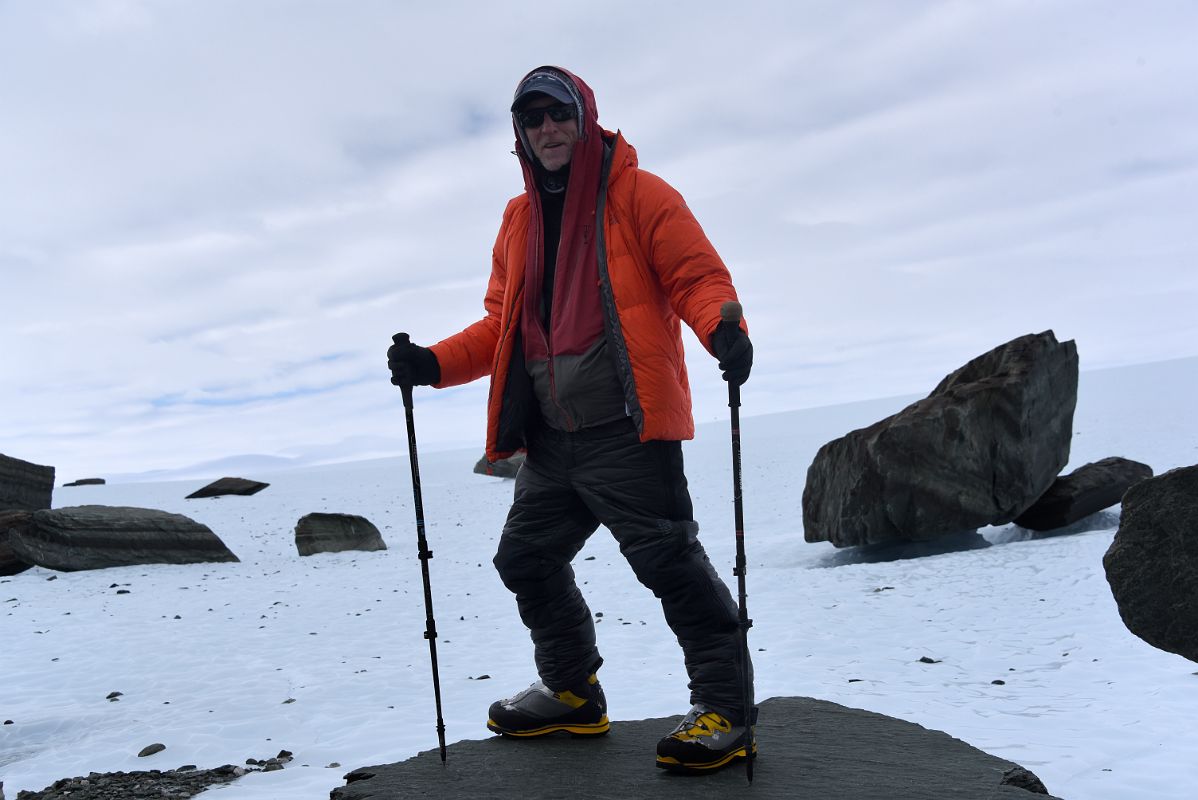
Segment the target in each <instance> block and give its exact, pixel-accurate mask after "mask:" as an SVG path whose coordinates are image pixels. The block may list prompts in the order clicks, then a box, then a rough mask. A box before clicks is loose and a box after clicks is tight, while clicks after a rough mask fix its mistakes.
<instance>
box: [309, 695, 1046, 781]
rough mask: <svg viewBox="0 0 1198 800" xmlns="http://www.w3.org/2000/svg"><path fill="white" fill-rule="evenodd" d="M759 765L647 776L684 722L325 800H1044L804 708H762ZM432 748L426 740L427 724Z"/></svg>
mask: <svg viewBox="0 0 1198 800" xmlns="http://www.w3.org/2000/svg"><path fill="white" fill-rule="evenodd" d="M760 709H761V710H760V717H759V718H758V724H757V739H758V742H759V751H760V755H759V757H758V758H757V760H756V761H755V762H754V766H753V783H752V785H749V784H748V782H747V781H746V780H745V770H744V767H743V766H740V765H737V766H733V767H729V768H728V769H725V770H723V771H720V772H717V773H715V774H712V775H707V776H703V777H701V778H694V777H687V776H679V775H671V774H669V773H667V772H665V771H664V770H660V769H657V768H656V766H655V765H654V752H655V747H656V744H657V740H658V739H659V738H661V737H662V736H663V735H665V734H666V733H667V732H668V731H670V730H671V729H672V728H673V727H674V725H676V724H677V723H678V722H679V721H680V720H681V717H669V718H665V719H649V720H640V721H635V722H614V723H612V728H611V733H609V734H608V735H607V736H601V737H596V738H591V739H575V738H571V737H569V736H568V735H565V734H561V735H554V736H547V737H544V738H541V739H532V740H522V739H510V738H506V737H502V736H496V737H492V738H490V739H485V740H481V741H462V742H457V743H455V744H453V745H451V746H450V747H449V748H448V759H447V762H446V764H445V765H444V766H443V765H442V764H441V759H440V756H439V754H438V752H437V750H436V749H435V748H434V749H432V750H427V751H425V752H423V753H420V754H419V755H417V756H415V757H413V758H410V759H408V760H407V761H402V762H399V763H397V764H384V765H380V766H374V767H362V768H360V769H356V770H354V771H353V772H350V773H349V774H348V775H346V776H345V779H346V781H347V785H346V786H343V787H339V788H337V789H334V790H333V791H332V792H331V793H330V795H329V796H330V798H331V800H399V798H412V797H436V798H440V799H441V800H477V799H478V798H479V797H525V798H541V797H585V798H587V799H588V800H632V799H633V798H641V797H653V798H659V797H660V798H685V799H686V800H695V798H697V797H746V798H755V799H756V800H768V799H769V798H776V799H778V800H781V798H785V800H793V798H818V799H819V800H907V799H909V800H1004V799H1006V800H1022V799H1026V800H1032V798H1034V797H1042V798H1050V797H1051V796H1050V795H1048V794H1047V793H1046V792H1044V791H1043V789H1044V787H1043V785H1042V784H1041V783H1040V781H1039V780H1038V779H1037V778H1036V777H1035V776H1034V775H1032V774H1031V773H1030V772H1028V771H1027V770H1025V769H1023V768H1022V767H1020V766H1018V765H1016V764H1013V763H1011V762H1009V761H1005V760H1003V759H1000V758H996V757H994V756H991V755H988V754H987V753H984V752H982V751H981V750H978V749H976V748H974V747H971V746H970V745H968V744H966V743H965V742H962V741H960V740H959V739H954V738H952V737H951V736H949V735H948V734H946V733H941V732H940V731H932V730H928V729H927V728H923V727H921V726H919V725H915V724H912V723H910V722H904V721H902V720H898V719H894V718H892V717H886V716H883V715H881V714H874V713H872V712H869V711H862V710H859V709H854V708H847V707H845V706H841V705H837V704H835V703H829V702H826V701H822V700H813V699H811V698H806V697H775V698H771V699H770V700H767V701H765V702H764V703H762V704H761V706H760ZM429 735H430V738H434V737H435V733H434V731H433V726H432V724H431V723H430V724H429Z"/></svg>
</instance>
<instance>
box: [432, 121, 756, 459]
mask: <svg viewBox="0 0 1198 800" xmlns="http://www.w3.org/2000/svg"><path fill="white" fill-rule="evenodd" d="M603 136H604V139H605V140H606V141H607V142H608V143H609V145H610V148H611V149H610V153H609V158H610V165H605V169H609V171H608V172H607V173H606V175H607V178H606V180H605V181H604V182H603V183H602V184H601V187H600V197H599V204H598V212H597V215H599V216H601V217H602V219H603V224H602V227H601V228H600V229H599V230H600V236H599V237H598V239H597V243H596V244H597V250H598V259H599V283H600V296H601V299H602V302H603V304H604V318H605V321H606V324H605V333H606V336H607V337H608V344H609V349H610V351H611V352H613V353H615V354H616V359H617V373H618V375H619V376H620V379H621V381H622V382H623V384H624V390H625V397H626V398H627V400H628V408H629V413H630V415H631V416H632V418H633V421H634V422H635V423H636V426H637V430H638V431H639V432H640V438H641V441H648V440H651V439H666V440H683V439H691V438H694V434H695V425H694V418H693V417H692V415H691V396H690V385H689V383H688V381H687V375H686V362H685V360H684V357H683V346H682V336H681V324H680V320H681V321H683V322H686V324H687V325H688V326H689V327H690V328H691V329H692V330H693V331H694V332H695V334H696V335H697V336H698V338H699V341H700V342H701V343H702V344H703V346H704V347H705V348H707V350H708V352H710V351H711V344H710V339H711V334H712V333H713V332H714V331H715V328H716V326H717V325H718V324H719V322H720V306H721V305H722V304H723V303H725V302H727V301H729V300H736V299H737V297H736V290H735V289H734V288H733V286H732V279H731V276H730V275H729V273H728V269H727V267H725V266H724V263H723V261H721V260H720V257H719V255H718V254H717V253H716V251H715V248H714V247H712V245H711V242H709V241H708V239H707V236H706V235H705V234H704V233H703V229H702V228H701V227H700V226H699V223H698V221H697V220H696V219H695V217H694V215H693V214H691V211H690V209H689V208H687V205H686V201H685V200H683V199H682V195H680V194H679V193H678V192H677V191H676V190H674V189H673V187H671V186H670V185H669V184H667V183H666V182H665V181H663V180H662V179H661V178H659V177H657V176H656V175H653V174H651V173H649V172H645V171H644V170H641V169H639V168H638V167H637V158H636V150H634V149H633V147H632V145H630V144H628V143H627V142H626V141H625V140H624V137H623V136H622V135H620V134H619V133H615V134H613V133H610V132H608V131H604V132H603ZM518 149H519V148H518ZM530 206H531V204H530V201H529V198H528V196H527V194H524V195H520V196H518V197H515V198H513V199H512V200H511V201H509V202H508V205H507V208H506V210H505V211H504V214H503V223H502V225H501V227H500V229H499V235H498V237H497V238H496V241H495V247H494V250H493V252H492V265H491V279H490V282H489V283H488V286H487V292H486V295H485V297H484V298H483V308H484V309H485V310H486V316H484V317H483V318H482V319H480V320H479V321H477V322H475V323H474V324H472V325H470V326H469V327H467V328H466V329H465V330H463V331H461V332H460V333H457V334H454V335H453V336H450V337H449V338H447V339H444V340H442V341H441V342H438V343H437V344H435V345H433V347H432V348H431V349H432V351H433V353H434V354H435V355H436V356H437V361H438V362H439V363H440V366H441V381H440V383H438V384H436V386H437V388H442V387H446V386H457V385H460V384H463V383H468V382H469V381H473V380H475V379H477V378H481V377H482V376H483V375H488V374H489V375H490V376H491V387H490V392H489V394H488V401H487V459H488V460H489V461H497V460H499V459H501V458H506V457H507V456H510V455H511V454H512V453H513V452H515V450H517V449H518V448H519V447H520V446H522V445H520V444H518V443H519V442H520V441H522V434H523V431H522V430H520V431H517V430H513V427H514V426H518V425H520V424H521V423H520V421H519V415H518V414H514V413H512V411H511V409H508V408H505V403H507V402H508V396H509V392H508V388H509V387H508V383H509V382H511V381H512V380H513V378H512V371H513V370H512V368H513V355H514V354H515V352H514V351H515V349H516V347H517V342H518V339H519V337H518V335H517V334H518V333H519V331H520V324H519V322H520V314H521V310H522V305H523V293H524V263H525V258H526V252H527V247H526V244H527V230H528V215H529V210H530ZM741 326H742V328H744V323H743V321H742V323H741ZM745 330H746V331H747V328H745ZM515 355H517V360H516V363H518V364H520V365H521V366H520V367H519V368H520V369H522V368H523V367H522V364H523V359H522V357H519V355H518V354H515ZM713 368H714V365H713Z"/></svg>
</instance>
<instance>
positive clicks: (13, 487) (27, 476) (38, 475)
mask: <svg viewBox="0 0 1198 800" xmlns="http://www.w3.org/2000/svg"><path fill="white" fill-rule="evenodd" d="M53 494H54V467H43V466H42V465H41V464H31V463H29V462H28V461H22V460H21V459H19V458H13V457H11V456H6V455H4V454H3V453H0V511H9V510H13V511H37V510H38V509H39V508H49V507H50V500H51V496H52V495H53Z"/></svg>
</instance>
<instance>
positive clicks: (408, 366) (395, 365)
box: [387, 333, 441, 386]
mask: <svg viewBox="0 0 1198 800" xmlns="http://www.w3.org/2000/svg"><path fill="white" fill-rule="evenodd" d="M391 338H392V340H393V341H394V342H395V344H393V345H391V347H390V348H388V350H387V366H388V367H390V368H391V383H393V384H395V385H396V386H431V385H432V384H434V383H437V382H439V381H440V380H441V364H440V363H438V362H437V356H436V355H434V354H433V351H432V350H429V349H428V348H427V347H421V346H420V345H416V344H412V343H411V342H409V341H407V338H408V337H407V334H404V333H397V334H395V335H394V336H393V337H391Z"/></svg>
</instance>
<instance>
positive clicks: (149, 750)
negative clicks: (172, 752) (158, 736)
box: [137, 743, 166, 758]
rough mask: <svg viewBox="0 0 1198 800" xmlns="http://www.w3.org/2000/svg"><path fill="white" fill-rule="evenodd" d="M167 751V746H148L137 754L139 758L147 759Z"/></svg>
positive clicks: (157, 744)
mask: <svg viewBox="0 0 1198 800" xmlns="http://www.w3.org/2000/svg"><path fill="white" fill-rule="evenodd" d="M165 749H166V745H164V744H161V743H155V744H151V745H147V746H146V747H143V748H142V749H141V752H140V753H138V754H137V757H138V758H145V757H146V756H152V755H154V754H155V753H161V752H162V751H163V750H165Z"/></svg>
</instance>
